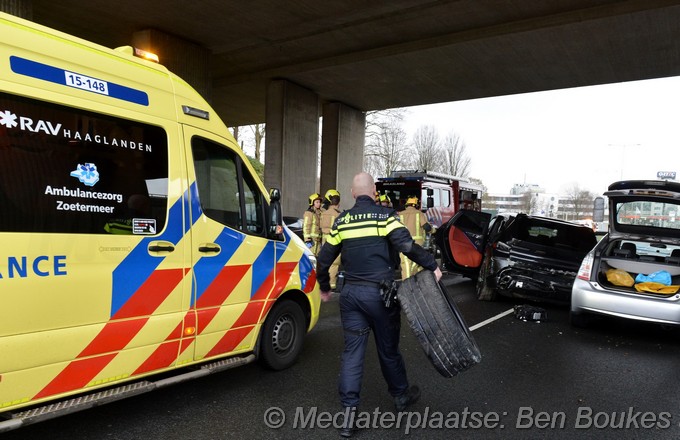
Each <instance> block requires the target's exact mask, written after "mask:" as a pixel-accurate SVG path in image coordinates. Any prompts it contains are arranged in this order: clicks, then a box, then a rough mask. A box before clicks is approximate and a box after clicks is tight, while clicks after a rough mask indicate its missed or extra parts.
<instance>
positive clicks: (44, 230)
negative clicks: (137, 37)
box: [0, 13, 320, 432]
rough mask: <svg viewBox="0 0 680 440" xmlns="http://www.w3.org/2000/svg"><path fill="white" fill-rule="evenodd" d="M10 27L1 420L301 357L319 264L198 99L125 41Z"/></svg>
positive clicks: (0, 280)
mask: <svg viewBox="0 0 680 440" xmlns="http://www.w3.org/2000/svg"><path fill="white" fill-rule="evenodd" d="M0 35H2V40H1V41H0V432H1V431H7V430H11V429H15V428H18V427H20V426H23V425H26V424H29V423H34V422H36V421H39V420H41V419H44V418H53V417H55V416H58V415H61V414H65V413H70V412H74V411H77V410H80V409H85V408H88V407H91V406H94V405H100V404H102V403H106V402H110V401H113V400H117V399H122V398H124V397H128V396H132V395H136V394H139V393H142V392H146V391H151V390H153V389H156V388H158V387H161V386H165V385H168V384H172V383H174V382H180V381H184V380H187V379H191V378H196V377H201V376H204V375H207V374H210V373H213V372H216V371H221V370H224V369H227V368H231V367H234V366H238V365H243V364H247V363H250V362H253V361H255V360H258V361H259V362H261V363H262V364H264V365H265V366H267V367H269V368H271V369H275V370H279V369H284V368H287V367H289V366H291V365H292V364H293V363H294V362H295V360H296V358H297V356H298V354H299V353H300V351H301V349H302V346H303V341H304V337H305V335H306V333H307V332H309V331H310V330H311V329H312V328H313V327H314V325H315V324H316V322H317V320H318V317H319V306H320V298H319V287H318V284H317V282H316V273H315V264H316V262H315V260H314V258H313V256H312V255H311V254H310V253H309V252H308V251H307V249H306V247H305V246H304V244H303V243H302V241H301V240H300V239H299V238H298V237H297V236H295V235H294V234H292V233H291V232H290V231H289V230H288V229H287V228H286V227H285V226H284V225H283V222H282V217H281V207H280V202H279V200H280V198H281V194H280V192H279V191H278V190H277V189H272V190H271V191H269V192H268V191H266V189H265V188H264V186H263V185H262V183H261V182H260V180H259V179H258V178H257V177H256V174H255V172H254V170H253V168H252V167H251V166H250V164H249V162H248V160H247V158H246V157H245V156H244V155H243V153H242V152H241V150H240V148H239V146H238V145H237V143H236V142H235V140H234V139H233V138H232V136H231V135H230V133H229V131H228V129H227V127H226V126H225V125H224V123H223V122H222V121H221V120H220V118H219V117H218V116H217V115H216V114H215V112H214V111H213V110H212V109H211V108H210V106H209V105H208V104H207V103H206V101H205V100H204V99H202V98H201V96H199V94H198V93H197V92H196V91H194V90H193V89H192V88H191V87H190V86H189V85H188V84H186V83H185V82H184V81H182V80H181V79H180V78H178V77H177V76H175V75H174V74H172V73H171V72H169V71H168V70H167V69H166V68H165V67H163V66H162V65H160V64H157V63H154V62H152V61H148V60H146V59H142V58H140V57H139V56H135V55H147V54H145V53H144V52H142V51H138V50H136V49H133V48H131V47H123V48H118V49H108V48H104V47H101V46H98V45H96V44H93V43H90V42H87V41H84V40H81V39H78V38H76V37H73V36H69V35H66V34H64V33H61V32H57V31H55V30H52V29H48V28H46V27H42V26H39V25H36V24H34V23H31V22H29V21H25V20H22V19H19V18H16V17H13V16H11V15H7V14H4V13H0ZM159 373H163V374H162V379H160V378H159V376H158V375H159Z"/></svg>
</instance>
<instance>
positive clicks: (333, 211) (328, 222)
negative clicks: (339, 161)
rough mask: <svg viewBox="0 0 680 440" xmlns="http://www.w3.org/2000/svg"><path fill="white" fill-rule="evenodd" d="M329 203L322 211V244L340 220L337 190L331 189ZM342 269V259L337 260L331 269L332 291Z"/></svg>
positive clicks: (328, 192) (328, 193)
mask: <svg viewBox="0 0 680 440" xmlns="http://www.w3.org/2000/svg"><path fill="white" fill-rule="evenodd" d="M324 198H325V199H326V201H327V203H328V207H327V208H326V209H322V210H321V244H322V245H323V243H326V240H327V239H328V234H330V232H331V228H332V227H333V223H334V222H335V219H336V218H338V215H340V213H341V212H342V211H340V193H339V192H338V190H336V189H329V190H328V191H326V194H325V196H324ZM339 269H340V257H338V258H336V259H335V261H334V262H333V265H332V266H331V268H330V274H331V289H333V290H335V287H336V283H335V281H336V279H337V277H338V270H339Z"/></svg>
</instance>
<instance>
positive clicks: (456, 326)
mask: <svg viewBox="0 0 680 440" xmlns="http://www.w3.org/2000/svg"><path fill="white" fill-rule="evenodd" d="M397 297H398V298H399V304H401V308H402V310H403V311H404V314H405V315H406V319H407V320H408V323H409V326H410V327H411V330H413V333H414V334H415V336H416V338H417V339H418V342H420V345H421V346H422V348H423V351H425V354H426V355H427V357H428V358H429V359H430V362H431V363H432V365H433V366H434V367H435V369H436V370H437V371H438V372H439V374H441V375H442V376H444V377H453V376H455V375H456V374H458V373H460V372H462V371H465V370H467V369H469V368H470V367H472V366H474V365H476V364H478V363H479V362H480V361H481V359H482V355H481V353H480V352H479V348H478V347H477V343H476V342H475V340H474V338H473V337H472V334H471V333H470V330H469V329H468V326H467V324H466V323H465V321H464V320H463V317H462V316H461V314H460V312H459V311H458V308H457V307H456V305H455V304H454V303H452V302H451V301H450V300H449V298H448V296H447V295H446V292H445V289H444V288H443V286H442V285H441V283H439V282H437V280H436V278H435V276H434V273H433V272H432V271H429V270H423V271H421V272H419V273H417V274H416V275H414V276H412V277H410V278H407V279H406V280H404V281H403V282H402V283H401V286H400V287H399V291H398V293H397Z"/></svg>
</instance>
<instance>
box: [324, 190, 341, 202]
mask: <svg viewBox="0 0 680 440" xmlns="http://www.w3.org/2000/svg"><path fill="white" fill-rule="evenodd" d="M324 197H326V200H328V201H329V202H330V201H331V197H338V198H339V197H340V193H339V192H338V190H337V189H329V190H328V191H326V195H325V196H324Z"/></svg>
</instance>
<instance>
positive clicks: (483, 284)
mask: <svg viewBox="0 0 680 440" xmlns="http://www.w3.org/2000/svg"><path fill="white" fill-rule="evenodd" d="M491 264H493V263H492V261H491V257H490V256H488V255H487V256H485V257H484V261H482V266H481V267H480V268H479V276H478V277H477V285H476V286H475V288H476V290H477V299H479V300H480V301H495V300H496V298H497V297H498V293H497V292H496V289H495V288H494V287H493V286H489V277H490V276H492V275H491V273H490V272H491Z"/></svg>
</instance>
